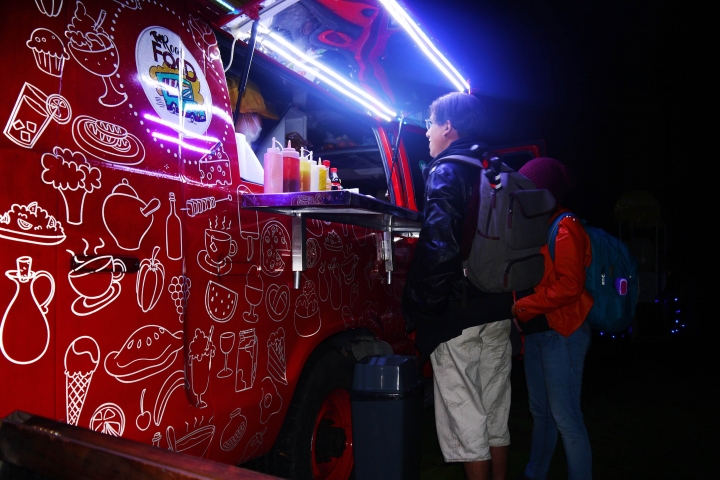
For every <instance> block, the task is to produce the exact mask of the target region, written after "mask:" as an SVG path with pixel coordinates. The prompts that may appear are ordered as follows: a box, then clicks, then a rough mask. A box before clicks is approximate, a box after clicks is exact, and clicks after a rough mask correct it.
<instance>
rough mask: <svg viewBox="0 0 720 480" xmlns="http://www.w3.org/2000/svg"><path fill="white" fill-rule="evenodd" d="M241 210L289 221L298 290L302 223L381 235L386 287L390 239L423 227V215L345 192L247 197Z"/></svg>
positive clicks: (379, 247)
mask: <svg viewBox="0 0 720 480" xmlns="http://www.w3.org/2000/svg"><path fill="white" fill-rule="evenodd" d="M240 207H241V208H244V209H248V210H256V211H258V212H266V213H277V214H282V215H289V216H291V217H292V240H291V243H292V250H291V251H292V265H293V272H294V275H295V277H294V285H295V288H296V289H297V288H300V272H303V271H305V270H306V267H307V256H306V241H305V240H306V238H305V237H306V231H307V228H306V223H305V222H306V220H307V219H308V218H309V219H315V220H322V221H326V222H337V223H346V224H349V225H357V226H359V227H366V228H371V229H374V230H380V231H382V232H383V238H382V240H381V241H378V242H377V255H378V260H383V261H385V271H386V273H387V281H388V283H391V282H392V271H393V243H394V242H393V239H392V237H393V236H395V235H400V236H414V235H416V234H417V232H419V231H420V227H421V226H422V214H420V213H418V212H415V211H413V210H410V209H407V208H403V207H398V206H397V205H392V204H389V203H387V202H383V201H381V200H378V199H377V198H374V197H370V196H367V195H362V194H359V193H354V192H349V191H347V190H332V191H325V192H293V193H262V194H250V193H246V194H243V195H242V197H241V199H240Z"/></svg>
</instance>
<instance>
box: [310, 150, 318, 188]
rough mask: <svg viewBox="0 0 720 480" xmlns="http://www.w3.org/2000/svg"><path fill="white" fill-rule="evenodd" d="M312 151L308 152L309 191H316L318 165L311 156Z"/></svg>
mask: <svg viewBox="0 0 720 480" xmlns="http://www.w3.org/2000/svg"><path fill="white" fill-rule="evenodd" d="M312 155H313V152H310V191H311V192H317V191H318V176H320V167H319V166H318V164H317V162H316V161H315V160H313V158H312Z"/></svg>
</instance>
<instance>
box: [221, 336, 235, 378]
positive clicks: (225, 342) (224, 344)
mask: <svg viewBox="0 0 720 480" xmlns="http://www.w3.org/2000/svg"><path fill="white" fill-rule="evenodd" d="M234 346H235V332H225V333H223V334H222V335H220V350H221V351H222V353H224V354H225V367H223V369H222V370H220V371H219V372H218V374H217V376H218V378H227V377H229V376H230V375H232V373H233V371H232V369H230V368H228V355H229V354H230V352H231V351H232V349H233V347H234Z"/></svg>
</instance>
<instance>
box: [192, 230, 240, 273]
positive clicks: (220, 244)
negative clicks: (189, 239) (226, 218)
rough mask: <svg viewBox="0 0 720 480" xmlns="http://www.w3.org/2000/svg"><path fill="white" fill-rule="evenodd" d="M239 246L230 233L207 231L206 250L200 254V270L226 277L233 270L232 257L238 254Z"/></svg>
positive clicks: (198, 258)
mask: <svg viewBox="0 0 720 480" xmlns="http://www.w3.org/2000/svg"><path fill="white" fill-rule="evenodd" d="M237 250H238V245H237V242H236V241H235V240H233V239H232V237H231V236H230V234H229V233H228V232H225V231H223V230H213V229H211V228H208V229H206V230H205V250H200V251H199V252H198V257H197V260H198V264H199V265H200V268H202V269H203V270H205V271H206V272H208V273H212V274H215V275H226V274H227V273H228V272H230V269H231V268H232V261H231V259H230V257H234V256H235V254H236V253H237Z"/></svg>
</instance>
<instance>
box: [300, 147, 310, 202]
mask: <svg viewBox="0 0 720 480" xmlns="http://www.w3.org/2000/svg"><path fill="white" fill-rule="evenodd" d="M303 152H305V155H302V153H303ZM300 153H301V155H300V191H301V192H309V191H310V159H309V158H308V157H307V153H308V151H307V150H305V148H304V147H300Z"/></svg>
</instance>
